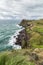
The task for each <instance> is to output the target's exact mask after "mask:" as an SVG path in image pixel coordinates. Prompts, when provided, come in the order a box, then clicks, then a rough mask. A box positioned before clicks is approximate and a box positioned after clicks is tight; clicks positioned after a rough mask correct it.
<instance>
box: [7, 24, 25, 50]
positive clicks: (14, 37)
mask: <svg viewBox="0 0 43 65" xmlns="http://www.w3.org/2000/svg"><path fill="white" fill-rule="evenodd" d="M17 27H19V28H21V29H19V30H16V32H15V33H14V35H12V36H11V38H10V39H9V43H8V46H12V48H14V49H21V46H20V45H15V43H16V38H18V35H19V32H20V31H22V30H23V29H24V28H23V27H22V26H19V25H17Z"/></svg>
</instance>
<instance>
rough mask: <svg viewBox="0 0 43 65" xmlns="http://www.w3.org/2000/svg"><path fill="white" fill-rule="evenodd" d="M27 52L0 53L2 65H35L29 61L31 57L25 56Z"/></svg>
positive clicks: (0, 63)
mask: <svg viewBox="0 0 43 65" xmlns="http://www.w3.org/2000/svg"><path fill="white" fill-rule="evenodd" d="M23 51H24V52H25V50H20V51H19V50H18V51H13V52H11V51H10V52H4V53H0V65H35V64H34V62H31V61H29V60H28V59H29V55H24V52H23Z"/></svg>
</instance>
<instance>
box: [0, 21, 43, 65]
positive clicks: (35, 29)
mask: <svg viewBox="0 0 43 65" xmlns="http://www.w3.org/2000/svg"><path fill="white" fill-rule="evenodd" d="M20 25H22V26H23V27H25V35H26V39H24V38H23V39H22V47H23V49H21V50H11V51H4V52H1V53H0V65H43V20H22V22H21V23H20ZM25 46H27V47H25ZM40 49H41V50H40Z"/></svg>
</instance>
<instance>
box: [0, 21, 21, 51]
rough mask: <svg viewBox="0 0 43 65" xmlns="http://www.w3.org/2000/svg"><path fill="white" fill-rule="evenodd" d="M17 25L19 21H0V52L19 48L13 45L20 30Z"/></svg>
mask: <svg viewBox="0 0 43 65" xmlns="http://www.w3.org/2000/svg"><path fill="white" fill-rule="evenodd" d="M18 23H19V21H15V20H4V21H3V20H0V51H3V50H11V49H12V48H15V49H20V48H21V46H19V45H15V42H16V38H17V35H19V31H20V30H22V26H19V25H18ZM14 36H15V38H14Z"/></svg>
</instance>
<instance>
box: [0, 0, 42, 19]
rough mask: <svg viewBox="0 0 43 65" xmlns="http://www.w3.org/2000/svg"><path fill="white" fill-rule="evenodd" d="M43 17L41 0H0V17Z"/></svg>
mask: <svg viewBox="0 0 43 65" xmlns="http://www.w3.org/2000/svg"><path fill="white" fill-rule="evenodd" d="M39 18H43V0H0V19H17V20H19V19H20V20H21V19H39Z"/></svg>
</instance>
